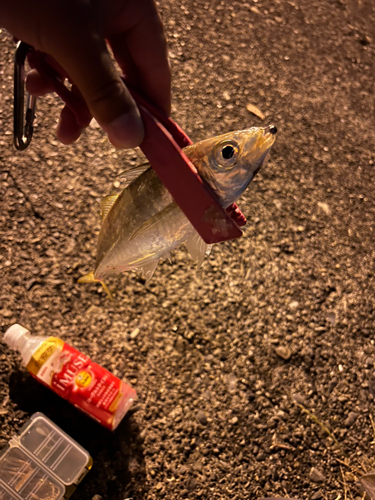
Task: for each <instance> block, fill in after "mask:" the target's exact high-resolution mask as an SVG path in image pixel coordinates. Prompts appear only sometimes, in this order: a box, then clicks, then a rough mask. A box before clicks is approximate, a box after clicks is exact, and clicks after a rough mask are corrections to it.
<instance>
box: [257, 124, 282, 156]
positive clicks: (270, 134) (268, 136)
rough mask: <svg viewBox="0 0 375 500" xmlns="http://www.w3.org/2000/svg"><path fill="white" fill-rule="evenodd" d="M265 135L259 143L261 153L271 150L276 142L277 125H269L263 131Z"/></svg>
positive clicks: (261, 136) (259, 139)
mask: <svg viewBox="0 0 375 500" xmlns="http://www.w3.org/2000/svg"><path fill="white" fill-rule="evenodd" d="M262 132H263V134H261V135H260V137H259V138H258V141H257V147H258V148H259V149H260V150H261V151H267V150H269V149H270V148H271V147H272V145H273V143H274V142H275V140H276V134H277V128H276V127H275V125H268V127H264V128H263V129H262Z"/></svg>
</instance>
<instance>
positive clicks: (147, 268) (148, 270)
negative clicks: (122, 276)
mask: <svg viewBox="0 0 375 500" xmlns="http://www.w3.org/2000/svg"><path fill="white" fill-rule="evenodd" d="M158 262H159V259H158V260H153V261H152V262H149V263H148V264H145V265H144V266H142V268H141V269H142V271H143V274H144V277H145V280H146V283H148V282H149V281H150V279H151V278H152V276H153V274H154V272H155V269H156V268H157V265H158Z"/></svg>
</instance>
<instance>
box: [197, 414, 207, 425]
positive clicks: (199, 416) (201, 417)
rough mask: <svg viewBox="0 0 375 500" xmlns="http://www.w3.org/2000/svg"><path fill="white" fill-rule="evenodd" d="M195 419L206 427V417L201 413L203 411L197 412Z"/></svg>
mask: <svg viewBox="0 0 375 500" xmlns="http://www.w3.org/2000/svg"><path fill="white" fill-rule="evenodd" d="M197 419H198V421H199V422H200V423H201V424H202V425H207V417H206V415H205V414H204V413H203V411H199V412H198V413H197Z"/></svg>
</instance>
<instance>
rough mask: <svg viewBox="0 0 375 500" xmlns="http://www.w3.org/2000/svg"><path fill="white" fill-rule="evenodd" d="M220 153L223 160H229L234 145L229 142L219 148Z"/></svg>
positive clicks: (232, 153)
mask: <svg viewBox="0 0 375 500" xmlns="http://www.w3.org/2000/svg"><path fill="white" fill-rule="evenodd" d="M221 154H222V156H223V158H224V160H230V159H231V158H232V156H233V155H234V147H233V146H232V145H231V144H228V146H224V147H223V149H222V150H221Z"/></svg>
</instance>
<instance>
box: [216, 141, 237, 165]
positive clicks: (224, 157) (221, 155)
mask: <svg viewBox="0 0 375 500" xmlns="http://www.w3.org/2000/svg"><path fill="white" fill-rule="evenodd" d="M238 153H239V147H238V144H237V143H236V142H235V141H224V142H221V143H220V144H218V146H217V147H216V150H215V159H216V162H217V164H218V166H219V167H224V168H225V167H233V165H235V163H236V161H237V158H238Z"/></svg>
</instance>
